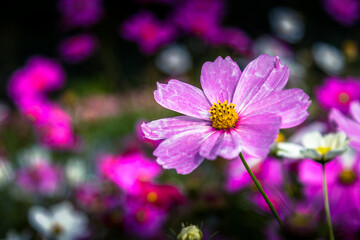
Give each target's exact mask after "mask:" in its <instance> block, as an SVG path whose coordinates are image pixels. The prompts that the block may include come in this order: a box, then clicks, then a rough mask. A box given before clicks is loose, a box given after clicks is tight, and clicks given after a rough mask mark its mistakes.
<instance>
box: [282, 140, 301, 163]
mask: <svg viewBox="0 0 360 240" xmlns="http://www.w3.org/2000/svg"><path fill="white" fill-rule="evenodd" d="M303 149H304V148H303V147H302V146H300V145H298V144H295V143H289V142H281V143H278V144H277V145H276V155H277V156H279V157H285V158H290V159H301V158H304V156H303V155H302V154H301V150H303Z"/></svg>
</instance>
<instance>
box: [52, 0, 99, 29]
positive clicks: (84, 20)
mask: <svg viewBox="0 0 360 240" xmlns="http://www.w3.org/2000/svg"><path fill="white" fill-rule="evenodd" d="M102 2H103V1H102V0H60V1H59V4H58V9H59V11H60V13H61V15H62V21H63V24H64V25H65V27H67V28H73V27H91V26H93V25H95V24H96V23H97V22H99V20H100V19H101V18H102V16H103V13H104V9H103V6H102Z"/></svg>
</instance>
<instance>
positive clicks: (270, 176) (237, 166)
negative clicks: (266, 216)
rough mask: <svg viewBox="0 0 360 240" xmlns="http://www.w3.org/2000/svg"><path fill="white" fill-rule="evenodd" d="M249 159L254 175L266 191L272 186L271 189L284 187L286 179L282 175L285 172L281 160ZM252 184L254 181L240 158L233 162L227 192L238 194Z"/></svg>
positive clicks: (226, 186)
mask: <svg viewBox="0 0 360 240" xmlns="http://www.w3.org/2000/svg"><path fill="white" fill-rule="evenodd" d="M247 159H248V161H249V166H250V167H251V169H252V171H253V173H254V174H255V176H256V178H257V179H258V181H259V182H260V183H261V184H262V185H263V186H264V188H265V190H266V188H267V186H270V187H271V188H274V187H277V188H280V187H281V186H282V184H283V180H284V177H283V174H281V172H282V171H283V170H282V163H281V162H280V160H278V159H275V158H270V157H269V158H266V159H265V160H260V159H250V160H249V158H247ZM252 184H253V181H252V179H251V177H250V175H249V173H248V172H247V171H246V169H245V167H244V164H242V162H241V160H240V158H237V159H235V160H234V161H231V162H230V163H229V165H228V168H227V174H226V183H225V188H226V190H227V191H229V192H236V191H239V190H242V189H244V188H246V187H248V186H251V185H252ZM260 196H261V195H260Z"/></svg>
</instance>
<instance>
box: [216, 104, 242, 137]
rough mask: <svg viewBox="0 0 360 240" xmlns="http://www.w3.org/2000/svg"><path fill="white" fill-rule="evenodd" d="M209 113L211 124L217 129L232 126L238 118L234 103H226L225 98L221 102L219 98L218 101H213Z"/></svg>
mask: <svg viewBox="0 0 360 240" xmlns="http://www.w3.org/2000/svg"><path fill="white" fill-rule="evenodd" d="M209 113H210V114H211V116H210V120H211V121H212V126H213V127H214V128H216V129H219V130H220V129H229V128H232V127H234V126H235V124H236V123H237V122H238V120H239V115H238V114H237V113H236V111H235V104H233V103H230V104H228V103H227V100H225V101H224V102H223V103H221V102H220V100H219V101H218V103H214V104H213V105H212V107H211V108H210V111H209Z"/></svg>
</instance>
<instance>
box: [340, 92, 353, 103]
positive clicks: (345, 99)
mask: <svg viewBox="0 0 360 240" xmlns="http://www.w3.org/2000/svg"><path fill="white" fill-rule="evenodd" d="M339 102H340V103H344V104H345V103H349V102H350V96H349V94H348V93H346V92H341V93H340V94H339Z"/></svg>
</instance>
